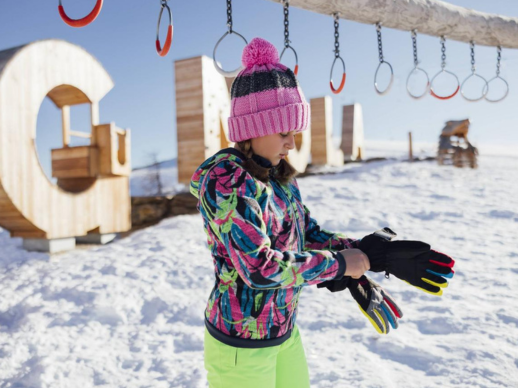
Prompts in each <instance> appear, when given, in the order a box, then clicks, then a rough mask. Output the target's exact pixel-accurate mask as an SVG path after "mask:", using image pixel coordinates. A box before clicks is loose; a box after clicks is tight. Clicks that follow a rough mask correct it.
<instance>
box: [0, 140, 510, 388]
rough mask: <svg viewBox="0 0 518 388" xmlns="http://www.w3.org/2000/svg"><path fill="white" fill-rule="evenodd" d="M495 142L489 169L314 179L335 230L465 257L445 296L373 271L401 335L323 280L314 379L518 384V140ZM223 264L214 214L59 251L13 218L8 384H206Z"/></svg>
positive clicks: (307, 295)
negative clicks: (215, 256)
mask: <svg viewBox="0 0 518 388" xmlns="http://www.w3.org/2000/svg"><path fill="white" fill-rule="evenodd" d="M392 148H393V152H394V155H399V156H400V157H402V156H403V155H404V150H405V147H404V145H402V146H401V147H399V148H398V146H394V147H392ZM385 149H386V150H388V146H387V145H385ZM415 149H416V148H414V150H415ZM397 150H399V151H397ZM502 150H504V151H505V152H504V151H502ZM381 151H382V145H380V152H381ZM398 152H399V153H398ZM481 154H482V155H481V156H480V159H479V165H480V167H479V169H477V170H471V169H456V168H453V167H439V166H438V165H437V164H436V163H435V162H432V161H430V162H420V163H406V162H402V161H400V160H388V161H384V162H372V163H368V164H350V165H347V166H345V167H343V168H341V170H340V172H338V173H336V174H332V175H320V176H312V177H306V178H301V179H300V180H299V185H300V187H301V192H302V195H303V199H304V201H305V203H306V205H307V206H308V208H309V209H310V210H311V212H312V215H313V216H314V217H315V218H316V219H317V220H318V221H319V222H320V224H321V225H323V226H324V227H325V228H327V229H330V230H333V231H342V232H346V233H347V234H349V235H350V236H351V237H362V236H364V235H365V234H368V233H371V232H372V231H374V230H376V229H378V228H380V227H383V226H387V225H388V226H390V227H391V228H393V229H394V230H395V231H396V232H397V233H398V236H399V238H401V239H417V240H424V241H427V242H429V243H430V244H431V245H432V247H434V248H435V249H437V250H440V251H443V252H446V253H449V254H451V255H452V256H453V257H454V259H455V260H456V266H455V269H456V274H455V277H454V278H453V279H452V281H451V282H450V286H449V287H448V288H447V289H446V290H445V293H444V296H443V297H435V296H432V295H428V294H424V293H422V292H420V291H418V290H416V289H414V288H413V287H411V286H409V285H407V284H405V283H403V282H401V281H399V280H398V279H396V278H394V277H391V279H389V280H387V279H384V278H383V276H382V275H379V274H372V277H373V278H374V279H376V280H377V281H379V282H380V283H381V284H382V286H384V287H386V289H387V290H389V291H390V292H391V294H392V296H393V297H394V298H395V299H396V300H397V301H398V303H399V304H400V306H401V307H402V309H403V312H404V317H403V319H402V320H401V321H400V328H399V329H398V330H395V331H391V332H390V334H389V335H387V336H380V335H378V334H377V333H376V332H375V331H374V329H373V328H372V326H371V325H370V324H369V323H368V322H367V320H366V318H365V317H364V316H363V315H362V314H361V313H360V311H359V309H358V307H357V306H356V304H355V303H354V302H353V300H352V298H351V297H350V295H349V293H348V292H347V291H346V292H344V293H338V294H332V293H330V292H328V291H327V290H325V289H317V288H316V287H307V288H306V289H305V290H304V291H303V293H302V297H301V299H300V303H299V306H300V307H299V315H298V321H297V322H298V325H299V327H300V331H301V335H302V340H303V343H304V346H305V349H306V355H307V359H308V364H309V368H310V377H311V384H312V387H317V388H328V387H335V388H336V387H351V386H354V387H404V388H406V387H410V388H414V387H441V388H444V387H517V386H518V310H517V309H516V306H517V301H516V298H517V296H518V249H517V247H518V233H517V231H518V199H517V198H518V197H517V196H516V192H517V191H518V183H517V182H518V152H516V148H514V149H511V148H509V149H504V148H501V149H499V150H496V151H494V152H489V151H488V152H487V153H484V151H483V150H482V151H481ZM371 156H372V153H370V154H369V155H368V157H371ZM171 168H173V167H171ZM213 276H214V275H213V272H212V260H211V257H210V255H209V252H208V249H207V243H206V236H205V233H204V232H203V229H202V222H201V218H200V216H199V215H192V216H179V217H174V218H169V219H165V220H163V221H162V222H161V223H160V224H158V225H156V226H153V227H150V228H147V229H143V230H140V231H137V232H135V233H133V234H132V235H130V236H129V237H127V238H125V239H119V240H116V241H114V242H113V243H111V244H108V245H106V246H93V247H92V246H87V247H83V248H79V249H76V250H75V251H73V252H67V253H62V254H56V255H51V256H49V255H47V254H43V253H28V252H25V251H23V250H22V249H21V239H19V238H13V239H11V238H9V234H8V233H7V232H6V231H1V229H0V295H1V298H0V387H2V388H3V387H6V388H7V387H81V388H87V387H94V386H96V387H151V386H152V387H157V388H160V387H164V388H165V387H168V388H169V387H186V388H191V387H192V388H198V387H206V386H207V384H206V382H205V370H204V368H203V333H204V326H203V310H204V308H205V303H206V300H207V298H208V295H209V293H210V290H211V288H212V285H213V282H214V280H213Z"/></svg>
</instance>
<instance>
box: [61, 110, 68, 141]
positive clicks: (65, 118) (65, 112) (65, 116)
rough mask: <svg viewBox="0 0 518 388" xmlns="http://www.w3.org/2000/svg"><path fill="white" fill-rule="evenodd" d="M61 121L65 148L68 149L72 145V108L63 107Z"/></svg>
mask: <svg viewBox="0 0 518 388" xmlns="http://www.w3.org/2000/svg"><path fill="white" fill-rule="evenodd" d="M61 119H62V120H61V121H62V123H63V147H68V146H69V145H70V106H68V105H63V107H62V108H61Z"/></svg>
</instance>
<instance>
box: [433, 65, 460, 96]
mask: <svg viewBox="0 0 518 388" xmlns="http://www.w3.org/2000/svg"><path fill="white" fill-rule="evenodd" d="M442 73H448V74H451V75H452V76H454V77H455V79H456V80H457V89H455V91H454V92H453V93H452V94H450V95H449V96H439V95H437V94H435V92H434V90H433V81H435V79H436V78H437V76H438V75H440V74H442ZM459 89H460V82H459V77H457V76H456V75H455V74H453V73H452V72H451V71H449V70H444V69H442V70H440V71H439V72H438V73H437V74H435V75H434V76H433V78H432V81H431V82H430V94H431V95H432V96H434V97H435V98H438V99H439V100H449V99H450V98H452V97H453V96H455V95H456V94H457V93H458V92H459Z"/></svg>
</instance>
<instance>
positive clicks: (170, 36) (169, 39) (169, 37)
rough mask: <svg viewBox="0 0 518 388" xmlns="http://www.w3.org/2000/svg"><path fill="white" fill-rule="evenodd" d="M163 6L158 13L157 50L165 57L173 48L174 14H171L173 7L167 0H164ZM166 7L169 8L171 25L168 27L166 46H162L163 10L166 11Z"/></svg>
mask: <svg viewBox="0 0 518 388" xmlns="http://www.w3.org/2000/svg"><path fill="white" fill-rule="evenodd" d="M161 3H162V7H161V8H160V13H159V14H158V24H157V26H156V52H157V54H158V55H160V56H161V57H165V56H166V55H167V53H168V52H169V49H170V48H171V43H172V42H173V16H172V15H171V8H169V6H168V5H167V3H166V1H164V0H162V2H161ZM164 8H167V11H168V14H169V27H168V28H167V37H166V38H165V43H164V48H162V46H161V44H160V36H159V31H160V21H161V19H162V12H164Z"/></svg>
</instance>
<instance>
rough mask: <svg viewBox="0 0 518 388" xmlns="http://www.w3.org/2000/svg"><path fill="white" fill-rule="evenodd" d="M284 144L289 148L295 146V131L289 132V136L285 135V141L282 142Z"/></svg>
mask: <svg viewBox="0 0 518 388" xmlns="http://www.w3.org/2000/svg"><path fill="white" fill-rule="evenodd" d="M284 146H285V147H286V148H287V149H289V150H292V149H294V148H295V132H293V133H291V134H290V135H289V136H287V137H286V143H285V144H284Z"/></svg>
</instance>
